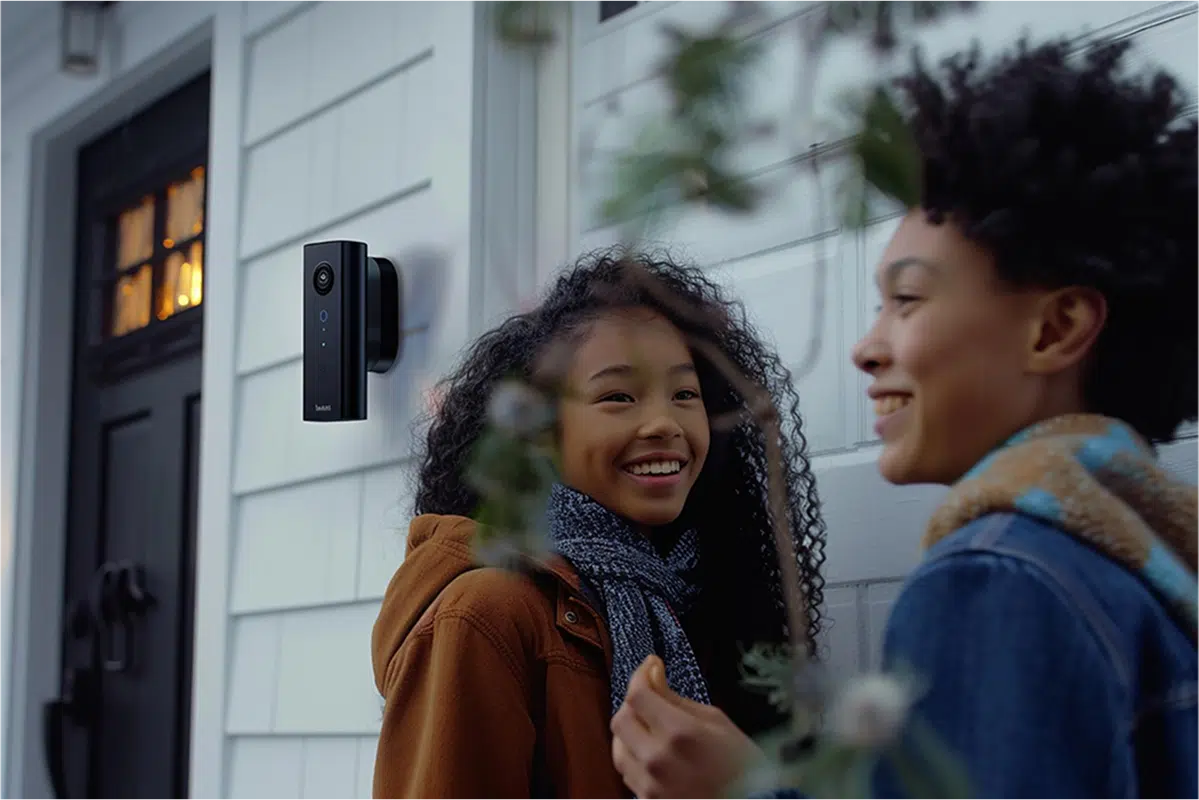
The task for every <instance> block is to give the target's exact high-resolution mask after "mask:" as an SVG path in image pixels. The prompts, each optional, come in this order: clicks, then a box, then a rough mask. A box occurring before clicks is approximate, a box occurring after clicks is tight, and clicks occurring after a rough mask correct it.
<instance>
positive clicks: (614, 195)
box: [497, 2, 975, 240]
mask: <svg viewBox="0 0 1199 800" xmlns="http://www.w3.org/2000/svg"><path fill="white" fill-rule="evenodd" d="M497 5H498V7H499V10H498V13H497V28H498V35H499V37H500V39H501V40H502V41H504V42H507V43H509V44H512V45H530V44H533V45H536V46H546V45H549V44H552V43H553V42H554V38H553V33H552V26H551V25H550V24H549V15H550V14H551V13H555V11H556V10H555V9H554V8H552V7H553V6H555V5H557V4H553V3H538V2H504V3H498V4H497ZM974 5H975V4H974V3H973V2H833V3H823V4H821V5H820V6H819V7H818V8H816V9H814V10H812V11H809V12H807V13H806V14H805V15H803V17H802V18H799V19H797V20H795V23H796V24H801V25H809V26H813V29H814V30H813V36H812V37H810V38H809V40H808V41H809V46H810V47H812V48H813V49H814V50H815V51H816V52H817V53H819V52H821V51H823V48H824V46H825V45H827V44H828V43H829V42H831V41H834V40H836V39H837V38H839V37H841V38H857V39H861V40H864V41H865V43H866V44H867V45H868V46H869V48H870V49H871V50H872V51H873V52H874V54H875V55H876V57H878V58H880V59H881V58H886V57H890V56H891V55H893V54H894V53H895V51H896V50H897V49H898V48H899V46H900V45H901V44H902V43H903V41H904V38H905V36H906V35H907V34H909V33H910V32H911V31H913V30H915V29H917V28H918V27H920V26H921V25H927V24H930V23H934V22H937V21H940V20H942V19H943V18H945V17H946V16H949V15H952V14H955V13H962V12H964V11H968V10H970V9H971V8H972V7H973V6H974ZM727 6H728V11H727V13H726V14H725V16H724V18H723V19H722V20H721V21H720V22H718V23H717V24H716V25H715V26H714V27H713V28H712V29H711V30H706V31H699V32H688V31H686V30H684V29H683V28H681V27H679V26H677V25H672V24H663V25H662V26H661V32H662V35H663V37H664V39H665V40H666V43H667V54H666V56H665V57H664V58H663V59H662V60H661V61H660V63H658V64H657V65H656V67H655V70H654V74H655V75H656V76H657V77H658V78H659V79H660V80H661V82H662V84H663V85H664V87H665V88H666V90H667V91H668V92H669V97H670V104H669V108H668V109H664V110H663V112H662V113H661V114H660V115H657V116H656V117H655V118H653V119H650V120H648V121H645V122H644V124H643V128H642V130H641V131H640V133H639V135H638V136H636V137H635V139H634V142H633V144H632V145H631V146H630V147H629V148H628V149H627V150H625V151H622V152H617V153H612V154H610V158H611V161H612V163H611V165H610V169H609V170H608V175H609V176H610V181H611V186H610V188H609V191H608V192H607V193H606V197H605V199H604V200H603V201H602V202H601V204H600V207H599V209H598V213H599V217H600V220H599V221H600V222H601V224H605V225H613V224H624V225H626V226H629V227H631V230H632V231H633V233H631V234H630V235H627V236H626V238H627V239H633V240H635V239H637V238H640V235H642V234H644V232H645V231H647V230H648V229H650V228H652V227H653V226H654V225H655V224H656V223H658V222H659V221H660V220H661V218H662V216H663V215H664V214H665V213H667V212H669V211H672V210H678V209H681V208H685V207H687V206H694V205H703V206H706V207H709V208H712V209H716V210H719V211H723V212H726V213H730V214H738V215H745V214H749V213H752V212H754V211H756V210H757V209H758V208H759V207H760V205H761V203H762V202H763V201H764V199H765V197H764V192H763V190H762V189H761V188H760V187H759V186H756V185H755V184H754V183H752V182H751V180H750V179H749V178H748V177H747V176H745V175H742V174H739V173H738V171H737V169H736V168H735V165H734V157H735V155H736V154H737V153H739V152H744V148H745V147H746V146H747V145H748V144H751V143H752V142H754V141H758V140H761V139H762V138H763V137H765V136H769V135H777V133H778V132H779V131H780V130H782V129H783V126H782V125H781V124H778V123H774V124H772V123H770V122H764V121H763V120H759V119H753V118H751V117H750V115H749V113H748V112H747V110H746V103H745V98H746V95H747V93H748V91H749V89H748V85H749V79H750V78H751V77H752V76H753V75H754V74H755V71H756V70H758V68H759V67H760V62H761V57H762V55H763V52H764V45H763V38H762V36H761V35H758V33H759V32H758V31H756V30H755V26H756V25H758V24H759V23H760V22H761V20H762V13H761V9H760V6H759V4H758V3H753V2H732V3H728V4H727ZM809 15H816V16H814V17H812V16H809ZM813 72H814V71H813ZM796 77H797V80H799V81H814V79H815V75H814V74H813V75H811V76H807V75H799V76H796ZM866 96H867V97H868V101H867V102H864V103H859V104H857V105H856V106H854V107H853V118H852V120H851V124H852V125H853V133H852V134H851V138H850V143H849V155H850V156H851V160H852V161H853V163H854V165H855V169H854V170H852V171H851V174H850V175H849V177H848V178H847V181H846V184H845V185H843V186H842V192H843V195H844V197H845V202H844V203H843V214H842V219H841V222H842V224H843V225H845V226H846V227H849V228H858V227H861V226H862V225H864V224H865V220H866V218H867V216H868V208H869V203H870V201H871V198H872V197H879V198H884V199H887V200H890V201H892V202H897V203H900V204H902V205H903V206H904V207H911V206H913V205H915V204H916V203H917V202H918V201H919V193H920V158H919V152H918V150H917V149H916V146H915V142H914V141H913V139H912V136H911V134H910V132H909V131H908V130H907V128H906V126H905V124H904V120H903V115H902V113H901V111H900V109H899V107H898V106H897V104H896V102H895V99H894V97H893V95H892V94H891V93H890V92H889V91H888V90H887V89H886V88H885V87H884V86H883V85H878V86H874V87H872V88H871V89H870V90H869V91H867V92H866ZM795 155H797V156H798V155H801V154H798V153H797V154H795Z"/></svg>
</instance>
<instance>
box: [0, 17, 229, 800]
mask: <svg viewBox="0 0 1199 800" xmlns="http://www.w3.org/2000/svg"><path fill="white" fill-rule="evenodd" d="M137 5H140V4H133V5H132V6H129V7H126V8H121V7H118V11H120V13H122V14H128V15H130V16H135V15H137V14H139V10H138V9H137V8H136V6H137ZM185 5H186V4H185ZM241 5H242V4H228V5H226V4H221V5H220V6H208V5H207V4H197V6H198V7H195V8H194V10H193V14H190V15H186V16H184V15H181V17H180V19H179V22H180V23H182V24H181V26H180V27H179V28H175V30H174V31H172V34H173V35H172V34H165V35H163V40H162V41H161V44H160V46H158V47H155V48H154V50H153V52H152V54H145V57H143V58H142V59H141V60H140V61H138V62H137V63H136V64H133V65H129V66H127V67H126V66H125V65H123V64H122V63H121V62H122V58H121V56H122V55H123V53H122V52H121V50H122V44H123V43H122V42H121V33H122V30H121V27H122V25H121V23H123V22H127V21H128V18H125V19H122V18H120V17H117V18H115V19H113V20H112V22H113V24H112V25H111V27H109V28H107V30H111V31H113V33H114V35H113V36H112V37H111V41H110V42H109V46H110V48H111V49H109V50H108V51H107V52H106V53H105V59H104V63H102V76H101V77H100V79H99V80H98V81H96V82H95V83H93V84H92V86H91V87H86V86H82V87H76V86H66V87H64V86H62V84H61V83H59V84H55V86H54V87H53V88H55V89H57V88H62V89H63V90H64V91H63V94H66V95H68V96H69V97H73V98H78V100H77V101H76V102H74V103H64V104H63V105H65V106H67V108H66V110H65V111H64V110H63V109H62V108H61V107H60V108H59V109H57V110H56V112H54V113H53V116H51V115H47V116H48V117H50V119H49V121H47V122H45V123H44V124H39V122H41V121H40V120H33V121H29V122H26V121H25V120H22V122H24V123H25V125H28V126H29V127H28V128H26V130H25V131H20V130H12V131H11V133H12V134H15V136H14V138H17V139H18V144H17V146H16V147H15V148H14V150H15V151H16V153H17V155H18V158H21V159H23V160H25V162H26V164H25V166H27V169H28V171H27V172H26V173H25V174H24V175H22V174H21V170H20V169H19V168H18V169H17V170H14V172H16V173H17V175H16V177H19V178H25V180H26V181H27V182H26V183H25V186H24V187H23V190H22V194H21V196H20V198H19V200H20V203H19V205H20V206H24V208H21V207H19V205H18V204H17V203H13V206H14V207H11V208H10V207H6V208H5V213H6V214H12V215H13V218H14V220H15V221H16V222H17V223H18V224H16V225H12V226H11V227H9V226H6V228H7V231H6V233H7V234H8V235H10V236H11V235H16V236H21V238H22V239H23V241H22V243H21V245H20V250H18V252H19V253H20V255H21V256H22V258H21V259H20V260H19V262H18V264H17V265H15V266H14V265H11V264H10V265H9V268H10V269H19V270H21V271H22V272H23V273H24V276H23V278H24V280H22V281H20V282H19V283H17V285H18V286H21V285H23V287H24V293H23V298H22V300H23V304H24V308H23V309H22V310H21V312H22V313H20V316H21V317H22V319H20V321H19V322H18V324H17V326H16V330H17V331H18V332H19V334H20V337H21V338H20V340H19V342H18V343H17V346H16V347H15V348H12V349H10V348H7V347H6V348H5V353H6V355H7V356H10V357H11V358H12V361H10V364H12V366H9V365H6V367H5V368H6V369H19V370H20V374H19V376H18V377H17V379H16V383H17V388H16V391H15V392H14V393H13V394H14V395H15V396H14V397H10V398H8V402H10V403H11V402H12V401H13V400H16V401H17V403H16V404H15V406H16V407H15V408H12V407H6V408H5V412H6V415H8V414H12V413H14V412H16V413H18V414H19V427H18V433H17V434H16V437H15V438H16V442H15V449H16V451H17V452H16V453H13V454H9V453H6V454H5V455H6V456H15V459H14V462H15V466H14V467H13V472H14V477H13V480H14V483H15V487H14V493H13V496H12V503H13V512H11V516H10V513H9V512H6V514H5V516H6V517H7V518H8V519H6V520H5V521H6V522H9V520H11V522H10V523H9V524H11V525H12V528H11V540H10V543H9V544H10V546H11V550H9V552H7V553H5V554H4V556H5V557H4V564H3V568H4V573H5V575H4V587H3V591H4V639H5V641H4V645H5V647H4V649H5V674H4V687H3V689H4V701H5V702H4V707H5V714H4V720H3V724H4V731H3V742H4V748H3V759H4V764H3V767H4V770H3V773H4V785H3V791H4V793H5V794H6V795H8V796H17V797H48V796H50V786H49V780H48V775H47V772H46V766H45V761H44V756H43V752H42V749H43V747H42V739H43V737H42V716H41V710H42V704H43V703H44V702H45V701H47V700H50V699H53V698H54V697H56V696H57V695H58V692H59V686H58V682H59V679H60V673H61V669H60V667H61V664H60V659H61V646H60V639H61V632H60V630H59V628H60V621H61V619H62V611H63V577H64V576H63V566H64V558H65V553H66V529H67V514H66V504H67V497H68V494H67V491H68V485H67V484H68V475H69V470H68V456H69V452H70V424H69V423H70V419H71V397H72V392H71V388H72V371H73V365H74V362H73V357H74V347H73V344H74V343H73V336H74V328H73V322H74V318H75V317H74V313H73V308H74V299H75V236H74V231H75V224H74V220H75V215H76V173H77V168H76V159H77V154H78V152H79V149H80V147H81V146H83V145H84V144H85V143H87V142H88V141H90V140H92V139H94V138H95V137H96V136H98V135H100V134H101V133H103V132H104V131H106V130H108V129H110V128H112V127H113V126H115V125H117V124H119V123H120V122H121V121H122V120H123V119H126V118H128V117H129V116H131V115H133V114H136V113H137V112H138V111H140V110H142V109H144V108H146V107H148V106H150V105H152V104H153V103H154V102H155V101H157V100H159V99H161V98H163V97H165V96H166V95H168V94H170V93H171V92H173V91H174V90H175V89H178V88H180V87H181V86H183V85H184V84H185V83H187V82H188V81H190V80H191V79H193V78H195V77H197V76H199V75H200V74H202V73H203V72H205V71H208V70H210V69H211V70H212V71H213V90H212V93H211V95H210V109H211V117H210V120H211V121H210V139H209V160H208V163H209V169H210V171H214V170H216V169H220V170H230V169H232V170H233V172H232V175H234V176H236V175H237V171H236V170H237V166H238V165H237V164H236V163H230V155H229V154H230V149H229V146H230V144H233V145H234V147H235V149H234V152H236V153H238V154H239V153H240V151H237V150H236V137H237V136H238V133H239V132H240V125H239V124H237V123H238V122H239V120H240V106H234V107H233V108H234V109H235V110H236V112H237V113H235V114H234V115H233V117H234V119H233V120H230V119H229V115H228V114H227V113H226V114H225V115H224V116H221V115H219V114H218V113H217V111H218V102H220V103H221V104H222V105H221V108H222V109H223V110H225V111H226V112H227V111H228V110H229V109H230V104H229V102H228V101H227V100H225V99H224V98H220V99H218V95H217V91H218V89H217V86H218V81H219V82H220V83H219V86H220V90H221V91H222V92H223V93H225V94H226V95H227V94H228V93H230V92H236V93H237V95H238V97H240V89H241V81H242V73H241V64H242V62H241V58H240V52H239V53H238V54H237V57H236V58H235V59H234V61H233V62H232V64H231V71H233V72H235V73H236V75H235V76H230V75H227V74H225V70H224V69H222V70H221V71H220V72H221V76H220V77H218V71H217V70H216V69H214V66H215V65H214V60H218V61H219V60H220V59H223V58H224V57H225V53H226V52H227V51H228V50H229V47H228V43H227V39H228V38H229V37H228V33H229V32H230V30H231V29H232V30H233V31H234V32H235V33H236V37H237V42H236V45H237V47H238V48H239V49H240V47H241V45H242V38H241V35H242V28H243V24H244V20H243V9H242V8H240V6H241ZM122 6H124V4H122ZM222 6H224V7H225V8H229V7H230V6H232V8H231V9H230V11H231V12H233V13H229V12H226V13H224V14H222V13H221V10H220V9H221V7H222ZM197 11H198V12H200V13H198V14H197V13H195V12H197ZM223 18H224V19H225V21H222V20H223ZM171 27H172V28H174V26H171ZM222 28H224V33H222V31H221V29H222ZM222 40H226V41H222ZM217 47H219V48H220V52H219V54H218V59H214V58H213V51H214V48H217ZM231 83H236V86H233V85H231ZM97 86H98V87H100V88H95V87H97ZM89 90H90V92H89ZM48 91H52V89H48ZM231 121H232V122H233V123H234V128H233V130H232V132H231V134H230V133H227V132H225V131H223V130H222V129H221V127H220V126H221V125H228V124H229V123H230V122H231ZM30 122H32V124H30ZM18 127H24V126H22V125H21V124H20V123H18V125H14V126H13V128H18ZM30 128H31V129H30ZM9 132H10V131H9V130H6V133H9ZM230 138H233V139H234V141H233V142H230V141H228V140H229V139H230ZM239 183H240V181H239V179H238V178H236V177H234V178H233V179H232V180H230V179H224V180H220V181H212V185H211V186H210V187H209V194H208V205H209V208H210V209H212V208H220V209H221V211H220V212H219V213H217V214H210V215H208V218H209V219H210V220H212V232H211V233H210V234H209V235H208V241H207V245H208V246H207V247H206V250H207V251H208V253H209V254H210V256H211V257H212V259H213V260H212V262H211V264H212V267H213V269H211V270H206V273H207V274H206V275H205V282H206V286H205V289H206V291H205V295H206V299H212V298H219V303H220V304H221V305H219V306H218V305H217V304H215V303H214V305H213V306H212V307H210V308H207V309H205V318H204V332H205V351H204V356H203V362H204V378H203V379H202V389H201V391H202V396H204V398H205V402H204V405H203V406H202V416H201V430H202V431H212V432H213V433H216V434H217V436H216V437H215V439H216V440H215V441H213V440H211V439H210V438H209V436H208V435H206V434H204V433H202V434H201V435H202V445H201V447H202V455H201V466H200V473H201V474H200V497H199V506H200V516H201V520H202V522H201V527H199V528H198V530H197V537H196V538H197V550H198V552H197V565H196V576H197V584H199V583H200V580H201V576H203V579H204V580H207V579H209V577H210V576H211V577H213V578H216V579H217V583H218V586H216V587H215V591H216V592H220V591H222V590H223V587H224V585H225V584H224V576H223V575H213V573H214V572H218V571H221V570H218V569H216V568H215V564H214V560H215V561H216V562H217V563H221V564H223V562H224V553H225V550H226V548H227V541H228V537H227V529H228V517H229V499H228V455H229V445H230V443H231V441H232V435H233V434H232V430H231V420H232V406H233V389H232V381H231V376H230V377H226V378H223V379H221V378H219V376H220V374H221V373H222V372H231V370H230V369H229V367H228V365H229V364H231V363H232V347H233V339H232V335H231V334H223V332H222V333H218V334H217V335H216V336H215V337H213V339H215V341H212V342H211V343H212V344H215V345H216V347H215V348H214V349H211V350H210V349H209V344H210V337H209V332H210V331H214V330H216V331H221V330H222V329H223V331H230V330H231V329H232V328H233V322H234V320H235V319H236V313H237V309H236V306H235V305H234V300H235V298H236V291H235V286H236V284H235V280H236V275H235V270H236V260H235V258H231V256H235V255H236V236H237V234H238V227H237V224H236V216H235V215H236V213H237V212H236V209H237V205H238V201H239V199H240V190H239ZM24 212H27V213H24ZM214 217H215V219H213V218H214ZM14 220H10V224H11V223H12V221H14ZM20 226H23V227H20ZM64 231H67V232H70V234H69V235H65V236H64V235H63V232H64ZM22 234H24V235H23V236H22ZM213 312H215V313H213ZM64 319H69V320H72V324H71V325H62V324H61V320H64ZM14 362H15V363H14ZM213 377H217V378H218V379H217V380H212V378H213ZM222 389H223V390H224V391H221V390H222ZM212 390H215V391H212ZM213 445H215V446H213ZM222 445H223V446H222ZM222 456H224V458H225V463H224V464H223V465H222V464H220V463H219V462H220V459H221V457H222ZM212 457H215V461H216V462H217V463H206V462H212V461H213V460H214V459H213V458H212ZM214 473H215V474H214ZM206 512H207V513H206ZM206 529H207V530H206ZM213 529H216V530H217V531H219V533H218V534H215V535H213V536H212V537H211V538H213V539H216V540H217V541H216V542H215V544H216V548H215V549H216V550H217V551H220V552H217V553H210V554H206V553H205V552H204V551H205V550H208V549H209V548H207V547H205V546H203V545H202V544H201V541H202V540H203V539H204V538H205V537H206V536H207V533H208V531H211V530H213ZM214 556H215V559H214ZM222 569H223V568H222ZM213 599H214V595H213V594H212V593H211V592H206V593H204V596H203V597H202V596H201V592H200V590H199V588H198V586H197V592H196V600H195V606H194V612H195V616H194V617H193V630H194V633H193V636H194V640H195V647H194V649H193V670H192V693H193V697H194V696H195V695H196V686H197V685H198V682H199V678H200V674H201V672H202V671H203V672H204V673H205V674H207V673H209V672H210V671H211V670H210V669H209V668H208V667H206V666H203V661H202V659H201V658H198V657H197V656H198V654H200V653H201V652H205V657H213V656H215V657H216V658H218V659H219V663H220V667H221V669H222V670H223V666H224V647H223V645H222V646H220V647H218V648H216V649H217V650H218V652H217V653H210V652H207V651H204V650H202V648H204V647H205V646H206V644H207V642H209V641H212V639H213V637H212V635H211V634H207V632H206V635H205V637H204V639H203V640H202V639H201V626H202V625H205V624H207V625H208V627H209V628H211V623H208V620H210V619H212V618H213V617H214V616H219V617H223V614H224V601H223V598H222V599H221V601H220V608H219V609H214V610H212V611H209V609H207V608H205V606H206V605H211V603H212V602H213ZM221 631H222V633H223V628H222V629H221ZM196 662H200V663H199V664H197V663H196ZM202 706H203V704H202V703H195V702H193V703H192V709H193V717H192V736H193V744H192V750H193V754H194V753H195V751H196V750H197V745H198V744H199V743H198V742H196V741H195V740H196V738H198V737H197V727H198V726H197V725H196V722H195V720H196V717H197V715H198V712H197V707H202ZM206 727H207V726H206ZM199 735H200V736H204V735H208V736H211V735H212V731H211V730H210V729H207V730H202V731H200V733H199ZM219 744H220V743H219V741H218V742H217V745H218V746H219ZM206 755H208V756H209V757H208V758H207V759H204V760H197V759H196V758H195V757H194V755H193V758H192V760H191V771H192V775H193V776H194V775H195V773H196V771H197V769H199V770H203V769H211V767H212V757H211V755H210V754H206ZM192 780H193V781H194V777H193V779H192Z"/></svg>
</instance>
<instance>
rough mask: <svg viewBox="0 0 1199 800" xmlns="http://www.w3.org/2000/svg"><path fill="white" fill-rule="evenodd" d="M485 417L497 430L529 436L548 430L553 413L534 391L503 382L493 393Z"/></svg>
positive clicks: (513, 382)
mask: <svg viewBox="0 0 1199 800" xmlns="http://www.w3.org/2000/svg"><path fill="white" fill-rule="evenodd" d="M487 416H488V417H489V418H490V420H491V424H493V425H495V426H496V427H497V428H502V429H504V430H506V431H509V432H511V433H514V434H516V435H517V436H529V435H532V434H536V433H539V432H541V431H543V430H545V429H546V428H547V427H549V425H550V423H551V422H553V419H554V412H553V409H552V408H551V407H550V404H549V403H548V402H547V401H546V399H545V397H543V396H542V395H541V394H540V393H539V392H538V391H537V390H535V389H533V388H532V387H530V386H526V385H525V384H523V383H520V382H518V381H505V382H503V383H501V384H500V385H499V386H497V387H496V388H495V391H494V392H493V393H492V395H491V400H490V402H489V403H488V406H487Z"/></svg>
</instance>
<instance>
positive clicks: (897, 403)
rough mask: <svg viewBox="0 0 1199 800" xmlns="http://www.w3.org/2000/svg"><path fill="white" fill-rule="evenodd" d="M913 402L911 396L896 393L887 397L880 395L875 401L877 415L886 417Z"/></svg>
mask: <svg viewBox="0 0 1199 800" xmlns="http://www.w3.org/2000/svg"><path fill="white" fill-rule="evenodd" d="M909 402H911V398H910V397H901V396H899V395H895V394H889V395H887V396H886V397H880V398H878V399H877V400H875V401H874V414H875V416H879V417H885V416H887V415H888V414H894V413H895V412H896V411H898V410H899V409H901V408H903V407H904V406H906V405H907V404H908V403H909Z"/></svg>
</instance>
